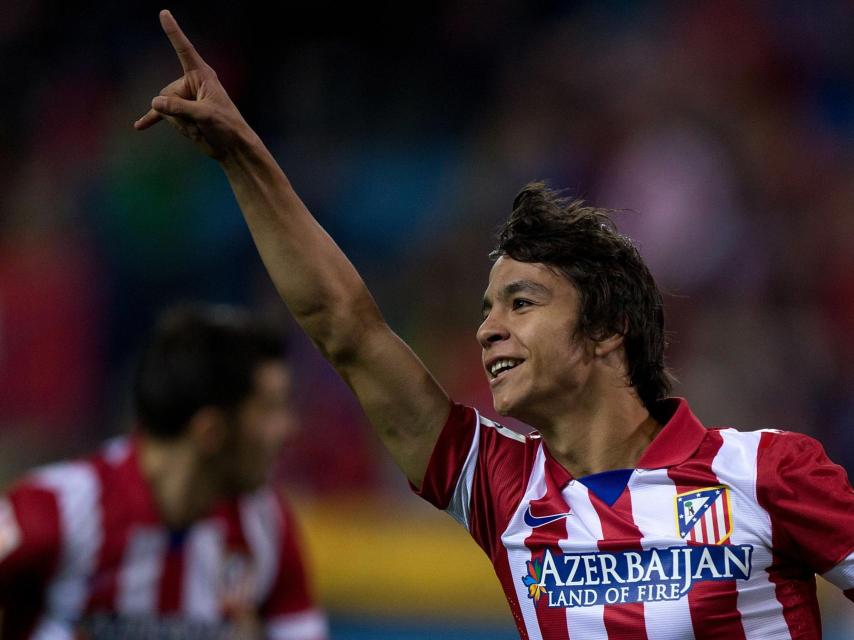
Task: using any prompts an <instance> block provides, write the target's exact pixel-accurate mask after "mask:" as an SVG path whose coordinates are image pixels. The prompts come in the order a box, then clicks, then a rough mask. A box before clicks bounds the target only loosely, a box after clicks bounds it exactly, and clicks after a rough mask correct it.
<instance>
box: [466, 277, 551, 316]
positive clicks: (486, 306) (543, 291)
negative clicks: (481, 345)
mask: <svg viewBox="0 0 854 640" xmlns="http://www.w3.org/2000/svg"><path fill="white" fill-rule="evenodd" d="M517 293H533V294H537V295H540V296H543V297H546V298H551V295H552V292H551V290H550V289H549V288H548V287H544V286H543V285H541V284H539V283H537V282H533V281H532V280H514V281H513V282H508V283H507V284H506V285H504V288H503V289H501V291H499V292H498V298H499V299H500V300H506V299H508V298H510V297H511V296H513V295H515V294H517ZM490 309H492V300H491V299H490V298H489V296H488V295H484V296H483V304H482V305H481V307H480V311H481V314H482V315H483V316H484V317H486V315H487V314H488V313H489V311H490Z"/></svg>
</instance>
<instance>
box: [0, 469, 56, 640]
mask: <svg viewBox="0 0 854 640" xmlns="http://www.w3.org/2000/svg"><path fill="white" fill-rule="evenodd" d="M61 536H62V532H61V530H60V516H59V507H58V505H57V502H56V498H55V496H54V495H53V493H51V492H50V491H47V490H45V489H42V488H40V487H34V486H30V485H27V484H21V485H18V486H16V487H14V488H13V489H12V490H10V491H9V493H8V494H6V495H0V638H3V637H10V638H18V637H24V635H26V634H25V633H24V631H23V630H25V629H27V628H29V627H30V625H31V624H32V623H33V622H34V620H35V619H36V618H37V617H38V614H39V611H40V607H41V602H42V594H43V591H44V588H45V586H46V585H47V583H48V581H49V580H50V579H51V577H52V576H53V574H54V573H55V572H56V568H57V565H58V562H59V557H60V549H61V546H62V544H61V542H62V541H61Z"/></svg>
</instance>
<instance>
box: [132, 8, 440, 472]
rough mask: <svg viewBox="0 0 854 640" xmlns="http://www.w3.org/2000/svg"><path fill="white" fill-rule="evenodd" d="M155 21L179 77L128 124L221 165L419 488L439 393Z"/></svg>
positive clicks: (281, 275)
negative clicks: (165, 132) (166, 131)
mask: <svg viewBox="0 0 854 640" xmlns="http://www.w3.org/2000/svg"><path fill="white" fill-rule="evenodd" d="M160 21H161V25H162V26H163V30H164V31H165V32H166V35H167V36H168V38H169V41H170V42H171V43H172V46H173V47H174V49H175V52H176V54H177V56H178V59H179V61H180V63H181V66H182V67H183V71H184V75H183V76H182V77H181V78H179V79H178V80H175V81H174V82H172V83H171V84H169V85H168V86H166V87H164V89H163V90H162V91H161V94H160V95H159V96H157V97H155V98H154V99H153V100H152V108H151V110H150V111H149V112H148V113H146V114H145V115H144V116H143V117H142V118H140V119H139V120H138V121H137V122H136V123H135V125H134V126H135V127H136V128H137V129H140V130H141V129H146V128H148V127H150V126H151V125H153V124H155V123H156V122H158V121H159V120H161V119H166V120H168V121H169V122H170V123H171V124H172V125H173V126H174V127H175V128H176V129H178V131H180V132H181V133H182V134H184V135H185V136H187V137H188V138H190V139H191V140H192V141H193V142H195V143H196V145H197V146H198V147H199V148H201V149H202V150H203V151H204V152H205V153H206V154H208V155H209V156H211V157H213V158H215V159H216V160H217V161H218V162H219V163H220V165H221V166H222V167H223V169H224V171H225V173H226V176H227V177H228V180H229V182H230V183H231V187H232V189H233V191H234V193H235V196H236V197H237V201H238V203H239V205H240V208H241V210H242V211H243V214H244V216H245V218H246V221H247V224H248V225H249V229H250V231H251V233H252V237H253V239H254V241H255V244H256V246H257V247H258V251H259V253H260V254H261V258H262V260H263V261H264V265H265V266H266V268H267V271H268V272H269V273H270V276H271V278H272V279H273V283H274V284H275V286H276V288H277V290H278V291H279V294H280V295H281V296H282V299H283V300H284V301H285V303H286V304H287V306H288V308H289V309H290V311H291V313H292V314H293V315H294V318H295V319H296V320H297V322H299V324H300V325H301V326H302V328H303V329H304V330H305V331H306V333H307V334H308V335H309V337H310V338H311V339H312V341H313V342H314V344H315V345H316V346H317V347H318V348H319V349H320V351H321V352H322V353H323V355H324V356H325V357H326V358H327V359H328V360H329V361H330V362H331V363H332V365H333V366H334V367H335V369H336V370H337V371H338V373H339V374H340V375H341V376H342V377H343V378H344V380H345V381H346V382H347V384H348V385H349V386H350V388H351V389H352V390H353V391H354V392H355V394H356V396H357V397H358V399H359V402H360V403H361V405H362V408H363V409H364V410H365V413H366V414H367V416H368V419H369V420H370V421H371V423H372V424H373V426H374V428H375V429H376V431H377V433H378V434H379V436H380V438H381V439H382V440H383V442H384V444H385V445H386V447H387V448H388V449H389V451H390V452H391V454H392V456H393V458H394V459H395V461H396V462H397V464H398V465H399V466H400V467H401V469H403V471H404V473H405V474H406V476H407V477H408V478H409V480H411V481H412V482H413V483H414V484H416V485H420V483H421V481H422V479H423V477H424V473H425V470H426V468H427V463H428V461H429V459H430V455H431V453H432V451H433V446H434V444H435V442H436V440H437V438H438V436H439V432H440V431H441V429H442V426H443V424H444V423H445V420H446V418H447V416H448V414H449V412H450V402H449V400H448V397H447V394H446V393H445V392H444V390H443V389H442V388H441V387H440V386H439V385H438V384H437V383H436V381H435V380H434V379H433V377H432V376H431V375H430V373H429V372H428V371H427V369H426V368H425V367H424V365H423V364H422V363H421V361H420V360H419V359H418V358H417V357H416V356H415V354H414V353H413V352H412V351H411V350H410V349H409V347H408V346H407V345H406V344H405V343H404V342H403V341H402V340H401V339H400V338H399V337H398V336H397V335H395V334H394V332H392V331H391V329H390V328H389V327H388V325H387V324H386V323H385V321H384V319H383V317H382V315H381V313H380V311H379V309H378V308H377V305H376V303H375V302H374V300H373V298H372V296H371V294H370V292H369V291H368V289H367V287H366V286H365V284H364V282H363V281H362V279H361V277H360V276H359V274H358V273H357V272H356V269H355V268H354V267H353V265H352V264H351V263H350V261H349V260H348V259H347V257H346V256H345V255H344V254H343V253H342V252H341V250H340V249H339V248H338V247H337V245H336V244H335V242H334V241H333V240H332V239H331V238H330V237H329V235H328V234H327V233H326V232H325V231H324V230H323V228H322V227H321V226H320V225H319V224H318V222H317V221H316V220H315V219H314V218H313V217H312V215H311V213H309V211H308V209H307V208H306V207H305V205H304V204H303V203H302V201H301V200H300V199H299V197H298V196H297V194H296V192H295V191H294V190H293V188H292V186H291V184H290V182H289V181H288V179H287V177H286V176H285V174H284V172H283V171H282V169H281V168H280V167H279V165H278V164H277V163H276V161H275V159H274V158H273V156H272V155H271V154H270V152H269V151H268V150H267V148H266V147H265V146H264V144H263V142H262V141H261V140H260V138H259V137H258V136H257V135H256V134H255V132H254V131H253V130H252V129H251V128H250V127H249V125H248V124H247V123H246V121H245V120H244V119H243V117H242V116H241V114H240V112H239V111H238V110H237V108H236V107H235V106H234V103H233V102H232V101H231V99H230V98H229V97H228V94H227V93H226V92H225V90H224V89H223V87H222V85H221V84H220V82H219V80H218V79H217V76H216V73H215V72H214V71H213V69H211V68H210V67H209V66H208V65H207V64H206V63H205V62H204V60H203V59H202V58H201V57H200V56H199V54H198V53H197V52H196V50H195V48H194V47H193V45H192V44H191V43H190V41H189V40H188V39H187V37H186V36H185V35H184V34H183V32H182V31H181V29H180V28H179V26H178V24H177V22H176V21H175V19H174V18H173V17H172V15H171V14H170V13H169V12H167V11H164V12H161V14H160ZM345 446H346V445H345Z"/></svg>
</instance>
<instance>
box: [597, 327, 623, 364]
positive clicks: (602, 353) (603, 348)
mask: <svg viewBox="0 0 854 640" xmlns="http://www.w3.org/2000/svg"><path fill="white" fill-rule="evenodd" d="M593 345H594V346H593V353H594V354H595V355H596V356H597V357H599V358H605V357H607V356H609V355H611V354H612V353H614V352H615V351H616V350H617V349H619V348H620V347H622V346H623V335H622V334H620V333H615V334H614V335H612V336H608V337H607V338H605V339H603V340H596V341H595V342H594V343H593Z"/></svg>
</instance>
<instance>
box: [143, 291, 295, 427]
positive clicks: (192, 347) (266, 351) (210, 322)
mask: <svg viewBox="0 0 854 640" xmlns="http://www.w3.org/2000/svg"><path fill="white" fill-rule="evenodd" d="M286 346H287V345H286V341H285V335H284V332H283V331H282V329H281V328H277V327H276V326H275V325H273V324H272V323H270V322H267V321H266V320H265V319H262V318H260V317H258V316H255V315H253V314H251V313H250V312H248V311H246V310H242V309H238V308H235V307H229V306H214V305H198V304H184V305H180V306H176V307H173V308H171V309H169V310H167V311H165V312H164V313H163V314H162V315H161V316H160V318H159V319H158V322H157V324H156V326H155V328H154V331H153V333H152V335H151V337H150V339H149V341H148V343H147V345H146V347H145V348H144V350H143V352H142V356H141V357H140V359H139V364H138V366H137V369H136V375H135V378H134V389H133V395H134V405H135V410H136V416H137V419H138V421H139V426H140V428H141V429H142V430H143V431H145V432H146V433H149V434H151V435H153V436H157V437H161V438H172V437H177V436H179V435H180V434H181V433H182V432H183V430H184V428H185V426H186V425H187V423H188V421H189V420H190V418H191V417H192V416H193V414H195V413H196V412H197V411H198V410H199V409H201V408H202V407H205V406H215V407H219V408H221V409H223V410H225V411H231V410H234V409H236V408H237V407H238V405H239V404H240V403H241V401H243V400H244V399H245V398H246V397H247V396H248V395H249V394H250V392H251V391H252V388H253V385H254V373H255V371H256V370H257V368H258V367H259V366H260V365H262V364H264V363H265V362H268V361H270V360H277V359H278V360H281V359H282V358H284V357H285V349H286Z"/></svg>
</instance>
